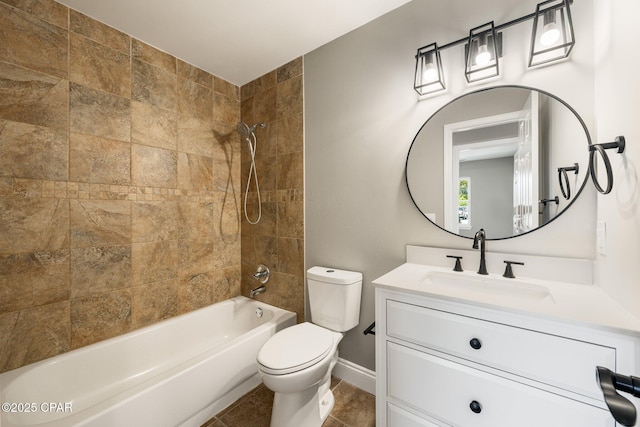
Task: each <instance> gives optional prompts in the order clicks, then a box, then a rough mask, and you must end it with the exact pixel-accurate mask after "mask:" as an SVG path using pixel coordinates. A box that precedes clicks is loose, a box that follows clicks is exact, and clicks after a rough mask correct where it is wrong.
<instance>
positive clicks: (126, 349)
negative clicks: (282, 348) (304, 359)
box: [0, 297, 296, 427]
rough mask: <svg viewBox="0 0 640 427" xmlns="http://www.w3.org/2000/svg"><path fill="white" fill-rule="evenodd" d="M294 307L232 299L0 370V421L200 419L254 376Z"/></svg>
mask: <svg viewBox="0 0 640 427" xmlns="http://www.w3.org/2000/svg"><path fill="white" fill-rule="evenodd" d="M295 321H296V317H295V313H292V312H289V311H285V310H281V309H279V308H276V307H273V306H270V305H267V304H263V303H260V302H257V301H255V300H251V299H248V298H245V297H236V298H232V299H230V300H226V301H223V302H220V303H217V304H214V305H211V306H209V307H205V308H203V309H200V310H196V311H193V312H190V313H187V314H184V315H181V316H177V317H174V318H172V319H168V320H165V321H162V322H159V323H156V324H154V325H151V326H148V327H145V328H142V329H139V330H136V331H133V332H130V333H128V334H125V335H122V336H119V337H115V338H111V339H109V340H106V341H102V342H99V343H96V344H92V345H90V346H87V347H83V348H80V349H77V350H73V351H70V352H67V353H64V354H61V355H58V356H55V357H52V358H50V359H47V360H43V361H41V362H37V363H34V364H31V365H28V366H24V367H22V368H19V369H15V370H13V371H9V372H5V373H3V374H0V402H1V403H2V411H1V413H0V417H1V418H0V420H1V421H0V425H1V426H2V427H10V426H30V425H36V424H37V425H38V426H47V427H62V426H64V427H68V426H92V427H93V426H96V427H98V426H100V427H101V426H105V427H107V426H108V427H113V426H134V425H135V426H200V425H201V424H202V423H204V422H205V421H206V420H208V419H209V418H211V417H212V416H214V415H215V414H216V413H218V412H219V411H220V410H222V409H224V408H225V407H226V406H228V405H230V404H231V403H233V402H234V401H235V400H237V399H238V398H239V397H240V396H242V395H243V394H244V393H246V392H248V391H249V390H251V389H252V388H253V387H255V386H257V385H258V384H259V383H260V377H259V376H258V373H257V372H258V371H257V367H256V355H257V353H258V350H259V349H260V347H261V346H262V344H263V343H264V342H265V341H266V340H267V339H268V338H269V337H270V336H271V335H273V334H275V333H276V332H277V331H278V330H281V329H283V328H286V327H288V326H291V325H293V324H295Z"/></svg>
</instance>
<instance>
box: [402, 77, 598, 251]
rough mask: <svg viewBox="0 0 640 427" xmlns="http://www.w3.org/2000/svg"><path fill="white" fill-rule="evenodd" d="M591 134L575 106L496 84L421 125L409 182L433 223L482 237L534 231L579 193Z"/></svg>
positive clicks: (410, 161)
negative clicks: (483, 231) (483, 235)
mask: <svg viewBox="0 0 640 427" xmlns="http://www.w3.org/2000/svg"><path fill="white" fill-rule="evenodd" d="M590 144H591V138H590V137H589V132H588V130H587V127H586V126H585V124H584V122H583V121H582V119H581V118H580V117H579V116H578V114H577V113H576V112H575V110H574V109H573V108H571V107H570V106H569V105H568V104H567V103H565V102H564V101H562V100H561V99H559V98H557V97H555V96H553V95H551V94H549V93H546V92H543V91H540V90H536V89H531V88H526V87H520V86H501V87H494V88H489V89H483V90H480V91H477V92H473V93H469V94H466V95H463V96H461V97H459V98H456V99H454V100H453V101H451V102H450V103H448V104H447V105H445V106H444V107H442V108H441V109H439V110H438V111H437V112H436V113H435V114H433V115H432V116H431V117H430V118H429V119H428V120H427V121H426V122H425V124H424V125H423V126H422V127H421V128H420V130H419V131H418V134H417V135H416V136H415V138H414V140H413V143H412V144H411V148H410V149H409V154H408V155H407V165H406V179H407V187H408V189H409V193H410V195H411V198H412V200H413V202H414V204H415V205H416V207H417V208H418V209H419V210H420V212H422V214H423V215H424V216H425V217H426V218H427V219H429V220H430V221H431V222H433V223H434V224H435V225H437V226H438V227H440V228H442V229H444V230H446V231H448V232H450V233H454V234H457V235H459V236H463V237H473V235H474V234H475V233H476V232H477V231H478V230H479V229H480V228H484V229H485V232H486V234H487V239H492V240H495V239H504V238H509V237H514V236H518V235H521V234H524V233H528V232H530V231H533V230H535V229H537V228H539V227H541V226H543V225H545V224H547V223H548V222H550V221H552V220H554V219H555V218H557V217H558V216H559V215H560V214H561V213H562V212H563V211H564V210H565V209H567V208H568V207H569V206H570V205H571V204H572V203H573V201H574V200H575V199H576V198H577V197H578V195H579V194H580V192H581V191H582V188H583V187H584V185H585V183H586V179H587V175H588V171H587V162H588V146H589V145H590Z"/></svg>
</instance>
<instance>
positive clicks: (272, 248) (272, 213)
mask: <svg viewBox="0 0 640 427" xmlns="http://www.w3.org/2000/svg"><path fill="white" fill-rule="evenodd" d="M241 98H242V103H241V111H242V120H243V121H244V122H245V123H247V124H248V125H249V126H251V125H253V124H254V123H265V124H266V127H265V128H264V129H263V128H258V129H257V130H256V136H257V139H258V142H257V150H256V168H257V173H258V182H259V184H260V195H261V199H262V219H261V221H260V222H259V223H258V224H256V225H251V224H249V223H248V222H247V221H246V219H245V218H244V216H243V218H242V221H243V223H242V292H243V294H246V293H248V292H249V290H250V289H252V288H255V287H257V286H259V283H258V282H257V281H256V280H254V279H253V278H252V277H251V276H252V274H253V273H255V271H256V268H257V266H258V265H259V264H265V265H267V266H268V267H269V269H270V270H271V280H270V281H269V283H267V285H266V286H267V292H266V293H264V294H261V295H259V296H258V297H257V298H258V299H260V300H262V301H265V302H267V303H269V304H273V305H277V306H279V307H283V308H285V309H287V310H291V311H295V312H296V313H297V314H298V321H303V320H304V284H305V268H304V168H303V159H304V156H303V150H304V129H303V66H302V58H298V59H296V60H293V61H291V62H290V63H288V64H286V65H284V66H282V67H279V68H277V69H276V70H273V71H272V72H270V73H267V74H265V75H264V76H262V77H260V78H258V79H256V80H254V81H252V82H250V83H248V84H246V85H244V86H242V88H241ZM250 165H251V162H250V154H249V149H248V145H247V144H246V143H245V142H243V143H242V174H241V177H242V185H243V187H242V193H243V195H244V190H245V188H246V185H247V177H248V174H249V168H250ZM249 190H250V193H249V199H248V200H249V202H248V203H247V211H248V213H249V218H250V219H252V220H255V219H256V218H257V216H258V205H257V203H256V201H257V192H256V191H255V183H254V181H253V179H252V180H251V183H250V186H249Z"/></svg>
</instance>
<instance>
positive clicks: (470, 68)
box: [464, 21, 502, 83]
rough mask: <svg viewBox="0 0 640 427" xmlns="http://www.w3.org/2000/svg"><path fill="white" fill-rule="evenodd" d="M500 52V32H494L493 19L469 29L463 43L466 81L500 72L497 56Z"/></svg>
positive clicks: (480, 78) (469, 81)
mask: <svg viewBox="0 0 640 427" xmlns="http://www.w3.org/2000/svg"><path fill="white" fill-rule="evenodd" d="M501 53H502V33H498V34H496V29H495V26H494V25H493V21H491V22H488V23H486V24H484V25H480V26H479V27H476V28H473V29H471V31H469V39H468V42H467V44H466V45H465V58H466V61H465V63H466V66H465V71H464V75H465V77H466V78H467V83H472V82H475V81H478V80H484V79H488V78H491V77H495V76H497V75H499V74H500V65H499V63H498V58H499V57H500V56H502V55H501Z"/></svg>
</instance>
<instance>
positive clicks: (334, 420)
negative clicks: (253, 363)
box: [202, 378, 376, 427]
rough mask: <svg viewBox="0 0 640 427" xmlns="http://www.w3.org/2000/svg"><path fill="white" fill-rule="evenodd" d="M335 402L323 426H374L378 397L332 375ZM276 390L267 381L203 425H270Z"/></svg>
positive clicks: (245, 426) (247, 426) (242, 426)
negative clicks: (267, 386)
mask: <svg viewBox="0 0 640 427" xmlns="http://www.w3.org/2000/svg"><path fill="white" fill-rule="evenodd" d="M331 389H332V390H333V395H334V396H335V399H336V403H335V406H334V407H333V410H332V411H331V414H330V415H329V418H327V420H326V421H325V422H324V424H323V425H322V427H375V425H376V399H375V397H374V396H373V395H372V394H369V393H367V392H365V391H363V390H360V389H359V388H357V387H354V386H353V385H351V384H349V383H347V382H344V381H342V380H339V379H337V378H332V381H331ZM272 404H273V392H272V391H271V390H269V389H268V388H266V387H265V386H264V385H262V384H261V385H259V386H258V387H256V388H254V389H253V390H251V391H250V392H249V393H247V394H245V395H244V396H243V397H241V398H240V399H238V400H237V401H236V402H235V403H233V404H232V405H231V406H229V407H228V408H227V409H225V410H224V411H222V412H220V413H219V414H218V415H216V416H215V417H213V418H212V419H210V420H209V421H207V422H206V423H204V424H203V425H202V427H269V423H270V422H271V405H272Z"/></svg>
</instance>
